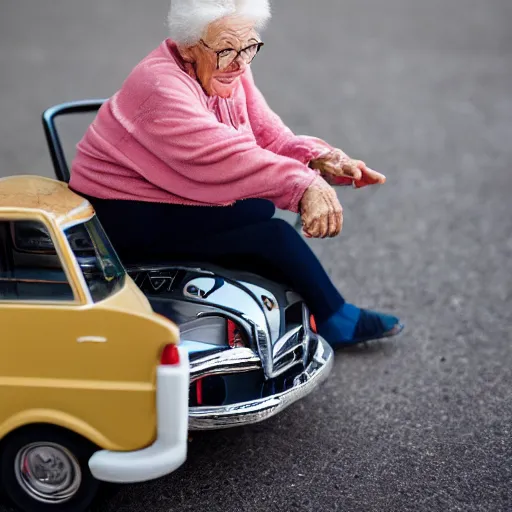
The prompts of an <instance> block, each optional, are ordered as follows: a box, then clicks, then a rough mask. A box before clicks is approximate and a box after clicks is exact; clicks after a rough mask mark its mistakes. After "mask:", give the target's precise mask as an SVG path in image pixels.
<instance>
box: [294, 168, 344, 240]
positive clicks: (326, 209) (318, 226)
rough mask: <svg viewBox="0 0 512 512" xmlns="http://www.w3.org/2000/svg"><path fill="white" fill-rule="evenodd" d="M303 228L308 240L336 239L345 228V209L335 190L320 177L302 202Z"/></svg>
mask: <svg viewBox="0 0 512 512" xmlns="http://www.w3.org/2000/svg"><path fill="white" fill-rule="evenodd" d="M300 215H301V219H302V227H303V230H304V233H305V235H306V236H307V237H308V238H326V237H335V236H337V235H339V234H340V233H341V228H342V226H343V208H342V207H341V204H340V202H339V200H338V196H337V195H336V192H335V190H334V189H333V188H332V187H331V186H330V185H329V184H328V183H327V182H326V181H325V180H324V179H323V178H322V177H321V176H318V177H317V178H316V179H315V181H313V183H312V184H311V185H310V187H309V188H308V189H307V190H306V192H305V193H304V195H303V196H302V199H301V202H300Z"/></svg>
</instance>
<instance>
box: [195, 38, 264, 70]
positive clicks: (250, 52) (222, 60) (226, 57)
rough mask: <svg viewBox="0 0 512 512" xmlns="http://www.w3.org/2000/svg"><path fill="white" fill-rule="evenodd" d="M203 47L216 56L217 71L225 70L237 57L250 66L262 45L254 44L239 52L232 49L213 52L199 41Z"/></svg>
mask: <svg viewBox="0 0 512 512" xmlns="http://www.w3.org/2000/svg"><path fill="white" fill-rule="evenodd" d="M199 42H200V43H201V44H202V45H203V46H205V47H206V48H208V50H211V51H212V52H214V53H215V54H216V55H217V69H218V70H219V69H227V68H229V66H231V64H233V62H235V61H236V60H237V59H238V57H242V60H243V61H244V62H245V63H246V64H250V63H251V62H252V61H253V60H254V57H256V55H257V54H258V52H259V51H260V49H261V47H262V46H263V43H261V42H260V43H255V44H251V45H249V46H247V47H246V48H242V49H241V50H240V51H238V52H237V51H236V50H235V49H233V48H226V49H224V50H218V51H217V50H214V49H213V48H210V47H209V46H208V45H207V44H206V43H205V42H204V41H203V40H202V39H201V40H200V41H199Z"/></svg>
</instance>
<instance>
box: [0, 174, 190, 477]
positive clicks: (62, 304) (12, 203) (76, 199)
mask: <svg viewBox="0 0 512 512" xmlns="http://www.w3.org/2000/svg"><path fill="white" fill-rule="evenodd" d="M89 221H91V222H96V220H95V214H94V211H93V209H92V207H91V205H90V204H89V203H88V202H87V201H85V200H84V199H83V198H81V197H80V196H78V195H76V194H74V193H73V192H72V191H70V190H69V189H68V186H67V185H66V184H64V183H61V182H58V181H55V180H51V179H47V178H42V177H35V176H18V177H10V178H4V179H0V224H1V225H2V226H3V228H4V235H3V236H4V237H5V241H6V243H11V244H13V245H12V246H10V250H11V252H12V253H13V254H14V256H9V257H10V258H11V259H14V260H16V262H17V263H16V262H15V265H18V267H19V268H21V269H22V270H20V271H19V272H18V274H15V273H13V272H12V271H11V273H9V271H6V270H5V269H4V272H2V270H3V269H2V264H0V333H1V334H0V340H1V341H0V439H1V438H5V436H7V435H9V434H10V433H12V432H14V431H16V430H17V429H20V428H23V427H25V426H27V425H37V424H50V425H56V426H59V427H63V428H65V429H67V430H69V431H72V432H74V433H76V434H79V435H80V436H82V437H83V438H85V439H87V440H89V441H91V442H92V443H94V445H96V446H97V447H98V452H97V453H95V454H94V455H93V456H92V458H91V461H90V468H91V471H92V474H93V475H94V476H95V477H96V478H98V479H99V480H107V481H116V482H133V481H142V480H148V479H151V478H156V477H159V476H162V475H163V474H166V473H168V472H170V471H172V470H174V469H175V468H176V467H178V466H179V465H181V464H182V462H183V461H184V460H185V455H186V443H187V418H188V390H189V368H188V356H187V354H186V353H185V352H184V351H183V350H182V349H181V348H179V347H178V348H177V353H178V354H179V363H178V364H174V365H164V364H162V361H161V357H162V353H163V351H164V350H165V348H166V347H168V346H173V345H174V346H176V345H178V343H179V331H178V328H177V327H176V326H175V325H174V324H173V323H171V322H170V321H169V320H167V319H166V318H164V317H162V316H160V315H157V314H156V313H154V312H153V310H152V308H151V306H150V304H149V302H148V300H147V299H146V297H145V296H144V294H143V293H142V292H141V291H140V289H139V288H138V287H137V286H136V285H135V283H134V282H133V281H132V279H131V278H130V277H129V276H128V275H126V274H124V275H122V280H121V279H120V277H119V276H121V274H122V273H120V274H119V275H118V276H117V277H116V279H117V278H119V285H118V286H117V288H116V289H115V290H113V291H112V293H106V294H105V297H102V298H101V300H94V299H93V297H92V292H91V290H92V288H91V289H89V288H90V286H89V284H88V282H87V281H86V278H85V277H84V272H83V269H81V267H80V265H79V263H78V260H77V255H76V254H79V251H78V252H77V250H73V248H72V244H71V243H70V238H69V236H67V235H66V230H69V229H70V228H73V227H76V226H78V228H80V229H81V227H82V226H83V225H84V223H87V222H89ZM27 222H29V223H32V224H30V226H32V225H36V226H37V225H40V226H43V227H44V228H45V229H46V230H47V232H48V233H49V235H50V237H51V240H52V242H53V246H54V253H53V254H51V255H48V254H46V253H45V251H39V249H38V248H37V247H35V248H34V250H32V249H31V247H29V248H28V249H27V248H26V247H25V248H24V249H21V250H18V248H17V247H16V243H17V242H16V240H14V242H13V238H12V237H13V236H14V237H15V236H16V233H15V232H14V231H13V230H15V229H17V227H18V226H25V225H26V223H27ZM27 229H28V228H27ZM94 229H100V228H98V226H97V224H94ZM84 232H85V231H84ZM13 233H14V235H13ZM1 239H2V232H0V240H1ZM20 243H25V241H23V240H22V242H20ZM27 244H28V245H30V240H29V241H28V242H27ZM4 251H5V249H4ZM50 252H51V251H50ZM109 254H110V253H109ZM114 256H115V254H114ZM114 256H113V257H114ZM2 257H3V258H4V267H6V261H7V257H8V256H7V255H3V256H2V252H0V261H2V260H1V258H2ZM37 258H39V259H37ZM39 261H40V262H41V268H42V270H41V273H40V274H41V275H39V273H36V274H34V272H35V270H34V263H33V262H39ZM57 261H58V262H60V265H61V267H62V268H61V270H62V272H61V271H60V270H59V269H57V268H56V263H55V262H57ZM19 262H21V263H19ZM27 262H28V263H27ZM23 265H25V266H24V267H23ZM30 265H32V266H30ZM38 265H39V263H38ZM11 267H12V265H11ZM37 268H39V267H37ZM11 270H12V269H11ZM59 272H60V273H59ZM107 274H108V273H106V274H105V275H107ZM48 275H50V276H55V275H57V276H59V277H57V278H54V277H51V278H48ZM6 276H7V277H6ZM109 279H110V278H109V277H108V275H107V277H106V278H105V280H104V281H105V282H104V283H103V281H102V283H100V284H101V285H102V286H103V285H105V286H106V287H107V288H108V286H109V283H108V281H109ZM2 286H3V288H2ZM9 287H10V288H9ZM45 287H47V288H45ZM100 288H101V287H100ZM9 289H10V290H11V291H5V290H9ZM43 289H45V290H46V289H48V290H49V291H50V292H51V294H54V295H49V296H48V297H42V298H41V297H39V295H38V294H40V293H43V292H41V290H43ZM61 289H62V290H64V292H63V293H61V292H60V291H59V290H61ZM2 290H4V292H2ZM13 290H14V291H13ZM20 290H24V291H22V292H20ZM34 290H36V291H35V292H34ZM54 290H57V292H55V291H54ZM44 293H46V292H44ZM27 297H28V298H27ZM171 452H172V453H171ZM166 457H167V458H166Z"/></svg>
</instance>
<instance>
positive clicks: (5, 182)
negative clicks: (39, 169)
mask: <svg viewBox="0 0 512 512" xmlns="http://www.w3.org/2000/svg"><path fill="white" fill-rule="evenodd" d="M2 210H9V211H12V210H19V211H20V212H22V211H23V212H26V211H27V210H28V211H34V212H41V211H42V212H44V213H45V214H47V215H48V216H50V217H52V218H53V219H54V220H55V221H56V222H57V224H60V225H62V224H68V223H72V222H77V221H80V220H86V219H89V218H91V217H92V216H93V215H94V210H93V208H92V206H91V204H90V203H89V201H87V200H86V199H84V198H83V197H80V196H79V195H78V194H75V193H74V192H72V191H71V190H70V189H69V187H68V185H67V183H64V182H61V181H57V180H54V179H51V178H45V177H43V176H32V175H27V176H9V177H7V178H0V212H1V211H2Z"/></svg>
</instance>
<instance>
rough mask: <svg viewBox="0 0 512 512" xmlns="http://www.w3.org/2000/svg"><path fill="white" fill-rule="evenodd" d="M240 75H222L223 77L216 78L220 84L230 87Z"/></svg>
mask: <svg viewBox="0 0 512 512" xmlns="http://www.w3.org/2000/svg"><path fill="white" fill-rule="evenodd" d="M240 76H241V75H240V74H236V75H222V76H216V77H215V80H217V81H218V82H220V83H221V84H224V85H230V84H232V83H233V82H234V81H235V80H236V79H237V78H240Z"/></svg>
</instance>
